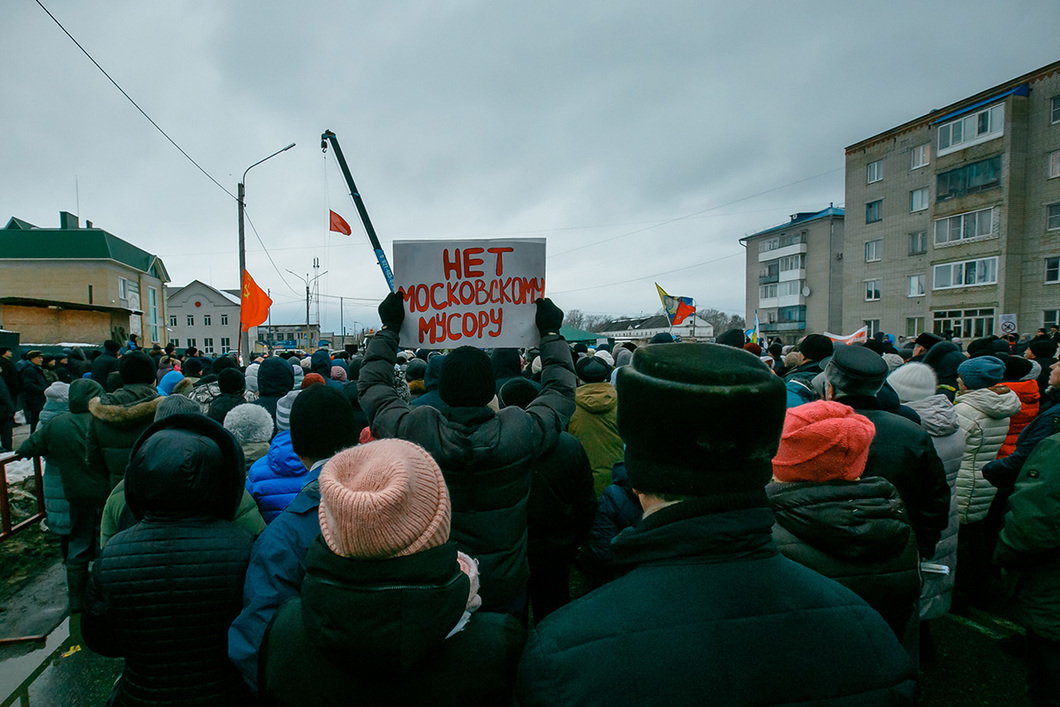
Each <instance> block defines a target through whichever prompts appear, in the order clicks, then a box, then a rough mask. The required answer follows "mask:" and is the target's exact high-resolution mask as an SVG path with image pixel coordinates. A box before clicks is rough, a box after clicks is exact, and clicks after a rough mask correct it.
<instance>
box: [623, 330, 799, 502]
mask: <svg viewBox="0 0 1060 707" xmlns="http://www.w3.org/2000/svg"><path fill="white" fill-rule="evenodd" d="M617 387H618V431H619V434H620V435H621V437H622V440H623V441H624V442H625V443H626V454H625V460H626V469H627V470H628V472H629V478H630V481H631V483H632V485H633V487H634V488H635V489H636V490H637V491H639V492H641V493H644V494H653V495H656V496H658V497H668V496H672V495H677V496H713V497H717V498H718V499H719V502H720V503H723V504H727V505H731V506H732V507H746V506H750V505H761V504H764V503H765V495H764V491H763V489H764V486H765V484H766V483H767V482H768V480H769V478H770V476H771V474H772V458H773V455H774V454H775V453H776V451H777V444H778V442H779V441H780V431H781V429H782V427H783V425H784V411H785V390H784V382H783V381H782V380H781V379H780V378H779V377H777V376H776V375H774V374H773V371H772V370H770V369H769V367H767V366H766V365H765V364H764V363H762V362H761V361H759V360H758V359H757V358H755V357H754V356H750V355H748V353H747V352H746V351H742V350H740V349H737V348H733V347H729V346H722V345H718V344H673V345H670V346H646V347H643V348H640V349H637V351H636V353H634V354H633V361H632V362H631V363H630V365H628V366H623V367H622V368H620V369H619V370H618V379H617Z"/></svg>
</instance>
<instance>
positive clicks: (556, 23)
mask: <svg viewBox="0 0 1060 707" xmlns="http://www.w3.org/2000/svg"><path fill="white" fill-rule="evenodd" d="M42 2H44V5H45V6H46V7H47V8H48V9H49V10H50V11H51V12H52V13H53V14H54V15H55V16H56V18H57V19H58V20H59V21H60V22H62V23H63V25H64V26H65V27H66V29H67V30H68V31H69V32H70V33H71V34H72V35H73V36H74V37H76V38H77V39H78V41H80V42H81V43H82V45H83V46H84V47H85V48H86V49H87V50H88V52H89V53H91V54H92V55H93V57H94V58H95V59H96V60H97V61H98V62H99V63H100V64H101V65H102V66H103V68H105V69H106V70H107V71H108V72H109V73H110V75H111V76H112V77H113V78H114V79H115V80H116V81H117V82H118V83H119V84H120V85H121V86H122V88H124V89H125V91H127V92H128V93H129V94H130V95H131V96H132V97H133V99H134V100H136V101H137V102H138V103H139V105H140V106H141V107H142V108H143V109H144V110H145V111H146V112H147V113H148V114H149V115H151V117H152V118H154V120H155V121H156V122H157V123H158V124H159V125H160V126H161V127H162V128H163V129H164V130H166V132H167V133H168V134H169V135H170V136H171V137H172V138H173V139H174V140H175V141H176V142H177V143H178V144H179V145H180V146H181V147H182V148H183V149H184V150H185V151H187V152H188V153H189V154H190V155H191V156H192V157H193V158H194V159H195V160H196V161H197V162H198V163H199V164H200V165H201V166H202V167H203V169H205V170H206V171H207V172H208V173H209V174H210V175H211V176H213V177H214V178H215V179H216V180H217V181H218V182H220V183H221V184H222V185H223V186H224V187H225V188H226V189H227V190H228V191H230V192H232V193H233V194H234V193H235V191H236V183H237V182H238V181H239V178H240V177H241V175H242V174H243V170H244V169H246V168H247V167H248V166H249V165H251V164H252V163H254V162H256V161H257V160H259V159H261V158H263V157H265V156H267V155H268V154H270V153H271V152H274V151H276V150H278V149H280V148H282V147H283V146H285V145H287V144H289V143H291V142H297V147H295V148H294V149H292V150H290V151H289V152H285V153H283V154H282V155H279V156H277V157H274V158H273V159H271V160H269V161H268V162H266V163H264V164H262V165H260V166H258V167H255V168H254V169H253V170H252V171H251V172H250V173H249V175H248V177H247V182H246V189H247V211H248V214H249V216H250V218H251V219H252V221H253V223H254V225H255V226H256V227H257V230H258V233H259V234H260V236H261V239H262V240H263V241H264V243H265V245H266V246H267V247H268V249H269V251H270V252H271V254H272V256H273V259H274V260H275V262H276V266H277V267H278V269H279V271H280V273H283V277H285V278H286V283H285V281H284V279H282V278H281V276H280V274H278V273H277V270H276V269H274V268H273V266H272V265H271V264H270V262H269V260H268V258H267V257H266V255H265V253H264V252H263V251H262V248H261V246H260V245H259V244H258V242H257V240H256V239H255V237H254V234H253V232H252V231H251V230H250V228H249V227H248V229H247V243H248V255H247V262H248V269H249V270H250V271H251V273H252V274H253V275H254V277H255V278H256V280H257V281H258V283H259V284H261V286H262V287H265V288H269V289H271V291H272V294H273V299H274V300H275V301H276V305H275V306H274V308H273V321H274V322H289V321H299V320H301V319H302V318H304V297H303V295H302V292H303V291H304V288H303V285H302V284H301V282H299V281H298V280H296V279H295V278H293V277H291V276H290V275H289V274H287V273H286V272H284V271H285V269H286V268H290V269H292V270H294V271H295V272H298V273H300V274H306V273H310V274H311V273H312V260H313V258H314V257H317V258H319V259H320V261H321V265H322V268H321V270H323V269H325V268H326V269H327V270H328V271H329V274H328V275H327V276H326V277H325V278H322V280H321V282H322V283H323V287H322V289H321V291H322V292H323V293H325V294H328V295H342V296H344V297H349V298H351V299H350V300H347V301H346V304H345V307H344V312H345V324H346V326H347V328H351V327H353V326H354V325H353V323H352V322H354V321H357V322H360V323H364V324H367V325H370V326H374V325H376V324H377V322H378V319H377V317H376V315H375V304H374V303H375V302H378V300H380V299H381V298H382V297H383V296H384V295H385V294H386V285H385V282H384V280H383V278H382V275H381V274H380V272H379V269H378V267H377V266H376V264H375V260H374V257H373V256H372V252H371V249H370V247H369V246H368V242H367V238H366V237H365V236H364V234H363V231H362V230H361V228H360V223H359V220H358V219H357V212H356V209H355V207H354V206H353V203H352V201H351V200H350V198H349V196H348V194H347V193H346V191H345V187H344V184H343V182H342V177H341V175H340V174H339V171H338V169H337V166H336V164H335V161H334V159H333V157H332V155H331V153H330V151H329V153H328V158H327V160H326V161H325V160H324V159H323V158H322V153H321V151H320V134H321V132H323V131H324V130H325V129H331V130H334V131H335V132H336V133H337V135H338V137H339V141H340V144H341V146H342V148H343V151H344V153H345V155H346V158H347V161H348V162H349V165H350V168H351V170H352V172H353V175H354V178H355V180H356V181H357V186H358V188H359V190H360V192H361V194H362V196H363V198H364V200H365V203H366V205H367V208H368V211H369V213H370V214H371V216H372V221H373V223H374V225H375V228H376V231H377V232H378V233H379V236H380V239H381V240H382V241H383V246H384V249H385V250H386V251H387V253H388V254H389V253H390V252H391V249H390V242H391V241H392V240H394V239H406V238H464V237H475V238H487V237H499V236H505V237H510V236H524V235H525V236H534V237H545V238H547V239H548V253H549V259H548V267H547V290H548V293H549V294H550V295H551V296H552V297H553V299H554V300H555V301H556V302H557V304H559V305H560V306H561V307H562V308H564V309H572V308H579V309H582V310H583V311H586V312H591V313H611V314H615V315H618V314H638V313H640V312H644V313H650V312H653V311H655V310H656V309H658V307H659V300H658V296H657V295H656V292H655V288H654V287H653V285H652V282H653V281H658V282H659V284H660V285H662V286H663V288H665V289H666V290H667V291H668V292H670V294H673V295H683V296H691V297H694V298H695V299H696V301H697V304H699V306H700V307H715V308H718V309H722V310H726V311H730V312H737V313H741V314H742V313H743V307H744V297H743V291H744V289H743V288H744V285H743V281H744V272H743V260H742V248H741V246H740V244H739V242H738V239H739V238H740V237H741V236H744V235H746V234H747V233H751V232H754V231H757V230H761V229H763V228H767V227H769V226H772V225H776V224H778V223H781V222H783V221H786V220H787V218H788V216H789V215H790V214H792V213H795V212H796V211H811V210H817V209H821V208H824V207H826V206H828V204H829V202H835V203H836V204H837V205H840V204H842V202H843V198H844V197H843V172H842V170H843V162H844V160H843V148H844V147H845V146H846V145H849V144H852V143H854V142H856V141H858V140H860V139H863V138H865V137H868V136H871V135H873V134H876V133H878V132H880V131H883V130H886V129H888V128H890V127H893V126H895V125H897V124H899V123H902V122H904V121H906V120H910V119H912V118H915V117H917V116H919V115H921V114H923V113H926V112H927V111H929V110H931V109H932V108H936V107H940V106H942V105H945V104H947V103H950V102H952V101H955V100H958V99H961V98H963V97H965V96H968V95H970V94H972V93H975V92H978V91H980V90H983V89H986V88H988V87H990V86H992V85H994V84H997V83H1000V82H1002V81H1005V80H1007V79H1010V78H1013V77H1015V76H1018V75H1020V74H1022V73H1025V72H1028V71H1031V70H1033V69H1036V68H1038V67H1040V66H1042V65H1045V64H1048V63H1050V62H1052V61H1055V60H1056V59H1057V58H1058V56H1057V51H1058V50H1057V46H1058V45H1057V42H1056V38H1057V29H1058V28H1060V3H1057V2H1045V1H1042V0H1037V1H1034V2H1031V1H1022V2H1021V1H1019V0H1012V1H1009V2H1005V3H999V2H996V1H994V2H983V1H979V0H961V1H959V2H931V3H925V2H894V1H892V2H876V3H852V2H791V1H786V2H742V3H737V2H725V3H721V2H714V1H707V0H699V1H698V2H653V3H648V2H640V3H634V2H620V1H618V0H612V1H610V2H593V3H572V2H569V1H567V2H535V3H508V2H479V1H474V0H461V1H454V0H449V1H447V2H398V1H395V2H384V3H379V2H374V3H368V2H327V3H324V2H302V3H292V2H279V1H275V0H255V1H253V2H251V1H249V0H247V1H243V2H221V1H219V0H218V1H216V2H206V1H201V2H184V1H180V0H173V1H170V2H165V3H162V2H143V1H142V0H141V1H137V2H133V1H116V0H108V1H107V2H101V1H84V0H80V1H78V2H73V1H72V0H42ZM0 27H2V28H3V30H2V31H3V34H2V40H0V67H2V69H0V92H2V95H3V97H4V104H5V109H4V118H3V121H2V123H0V124H2V126H3V129H2V130H0V165H2V169H0V222H6V220H7V218H9V217H10V216H17V217H19V218H22V219H25V220H27V221H30V222H31V223H34V224H36V225H38V226H45V227H56V226H58V219H59V215H58V213H59V211H71V212H75V213H78V214H79V215H80V217H81V219H82V222H83V221H84V220H85V219H89V220H91V221H93V222H94V224H95V225H96V226H98V227H100V228H104V229H106V230H108V231H110V232H112V233H114V234H115V235H117V236H120V237H121V238H124V239H126V240H128V241H131V242H133V243H135V244H136V245H138V246H140V247H142V248H144V249H146V250H149V251H151V252H154V253H158V254H159V255H161V256H163V259H164V261H165V263H166V266H167V267H168V269H169V272H170V275H171V277H172V278H173V283H172V284H174V285H183V284H187V283H188V282H189V281H191V280H192V279H200V280H203V281H205V282H208V283H210V284H213V285H214V286H216V287H237V286H238V279H237V278H238V264H237V262H238V261H237V256H236V243H237V211H236V204H235V200H234V199H233V198H232V197H231V196H229V195H228V194H226V193H225V192H224V191H222V190H221V189H220V188H219V187H218V186H217V185H216V184H214V183H213V182H211V181H210V180H209V179H208V178H207V177H206V176H204V175H203V174H202V173H201V172H199V171H198V170H197V169H196V168H195V166H193V165H192V164H191V163H189V162H188V161H187V160H186V159H185V158H184V157H183V156H181V154H180V153H179V152H178V151H177V150H176V149H175V148H174V147H173V146H172V145H170V144H169V143H168V142H167V141H166V140H165V138H164V137H163V136H162V135H160V134H159V133H158V132H157V131H156V130H155V129H154V128H153V127H152V126H151V125H150V124H149V123H148V121H147V120H146V119H144V118H143V116H142V115H140V114H139V113H138V112H137V111H136V109H135V108H134V107H133V106H132V105H131V104H130V103H128V102H127V101H126V99H125V98H124V97H123V96H122V95H121V94H120V93H119V92H118V90H117V89H115V88H114V86H113V85H111V84H110V83H109V82H108V81H107V79H106V77H104V76H103V74H102V73H100V71H99V70H98V69H97V68H96V67H95V66H93V65H92V63H91V62H90V61H89V60H88V59H87V58H86V57H85V56H84V55H83V54H82V53H81V52H80V50H78V49H77V47H76V46H75V45H74V44H73V43H72V42H71V41H70V40H69V39H68V38H67V37H66V36H65V35H64V34H63V33H62V31H61V30H60V29H59V27H58V26H56V24H55V23H53V21H52V20H51V19H50V18H49V17H48V16H47V14H45V12H44V11H43V10H42V9H41V8H40V7H39V6H38V4H37V3H36V2H35V1H34V0H3V2H2V3H0ZM329 206H330V207H331V208H333V209H335V210H336V211H338V212H339V213H341V214H343V215H344V216H345V218H346V220H347V221H349V223H350V224H351V225H352V226H353V227H354V233H353V236H352V237H346V236H341V235H338V234H329V232H328V230H327V212H328V208H329ZM689 266H695V267H689ZM0 289H2V276H0ZM354 298H360V299H354ZM321 315H322V318H323V325H324V327H325V329H334V328H337V327H338V326H339V307H338V302H337V300H332V299H331V298H323V299H321Z"/></svg>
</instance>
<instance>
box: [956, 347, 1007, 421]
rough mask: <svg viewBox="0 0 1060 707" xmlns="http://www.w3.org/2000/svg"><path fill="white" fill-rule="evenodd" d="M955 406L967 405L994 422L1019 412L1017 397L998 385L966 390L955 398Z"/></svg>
mask: <svg viewBox="0 0 1060 707" xmlns="http://www.w3.org/2000/svg"><path fill="white" fill-rule="evenodd" d="M937 345H938V344H936V346H937ZM956 404H958V405H967V406H969V407H971V408H973V409H975V410H978V411H979V412H981V413H982V414H984V415H986V416H987V417H991V418H993V419H995V420H1000V419H1002V418H1005V417H1012V416H1013V415H1015V414H1016V413H1017V412H1019V411H1020V398H1019V396H1018V395H1016V394H1015V393H1014V392H1013V391H1011V390H1009V389H1008V388H1005V387H1004V386H1000V385H999V386H994V387H993V388H979V389H978V390H966V391H965V392H963V393H961V394H960V395H958V396H957V400H956Z"/></svg>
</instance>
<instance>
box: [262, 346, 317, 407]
mask: <svg viewBox="0 0 1060 707" xmlns="http://www.w3.org/2000/svg"><path fill="white" fill-rule="evenodd" d="M325 353H326V352H325ZM293 385H294V370H293V369H292V368H291V364H289V363H287V362H286V361H284V360H283V359H282V358H279V357H276V356H270V357H269V358H267V359H265V360H264V361H262V362H261V365H260V366H258V395H260V396H261V397H263V398H281V397H283V396H284V395H287V394H288V393H289V392H291V387H292V386H293Z"/></svg>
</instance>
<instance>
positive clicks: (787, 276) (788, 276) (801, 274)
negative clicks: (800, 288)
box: [779, 268, 806, 282]
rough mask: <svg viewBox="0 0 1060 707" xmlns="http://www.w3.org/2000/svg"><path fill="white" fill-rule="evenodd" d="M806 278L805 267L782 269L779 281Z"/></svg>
mask: <svg viewBox="0 0 1060 707" xmlns="http://www.w3.org/2000/svg"><path fill="white" fill-rule="evenodd" d="M805 279H806V268H799V269H798V270H783V271H781V273H780V278H779V281H780V282H789V281H791V280H805Z"/></svg>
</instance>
